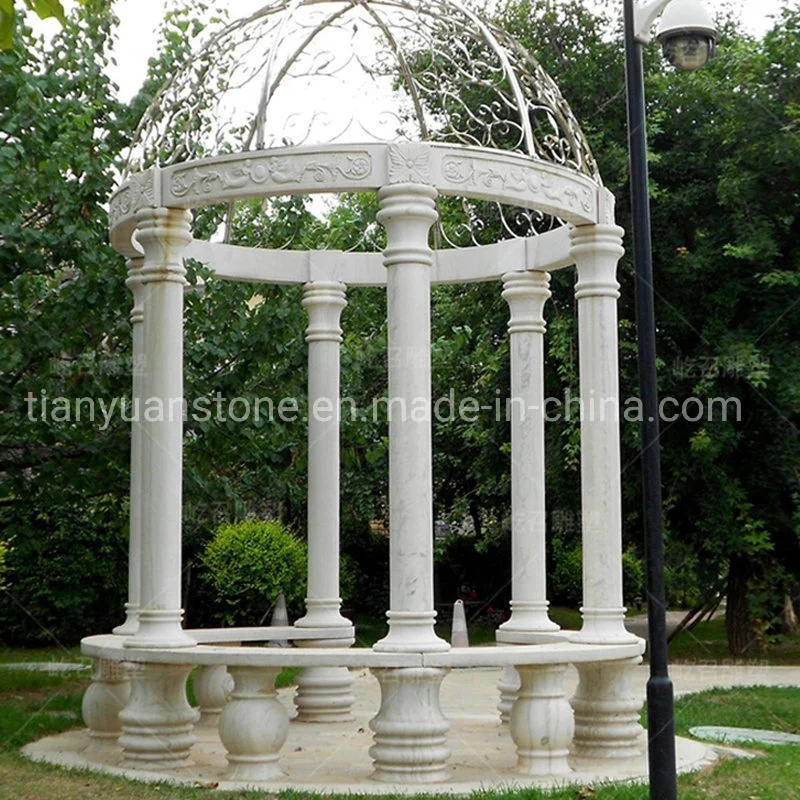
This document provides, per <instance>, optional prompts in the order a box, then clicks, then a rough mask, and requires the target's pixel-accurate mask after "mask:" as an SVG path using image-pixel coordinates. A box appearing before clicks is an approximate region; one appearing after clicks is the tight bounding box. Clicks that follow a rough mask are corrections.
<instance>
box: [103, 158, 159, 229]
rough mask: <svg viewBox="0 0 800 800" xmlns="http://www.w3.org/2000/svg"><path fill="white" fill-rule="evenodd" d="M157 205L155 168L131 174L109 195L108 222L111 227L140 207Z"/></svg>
mask: <svg viewBox="0 0 800 800" xmlns="http://www.w3.org/2000/svg"><path fill="white" fill-rule="evenodd" d="M157 205H158V203H157V202H156V181H155V170H152V169H149V170H147V172H141V173H139V174H136V175H132V176H131V177H130V179H129V180H128V182H127V183H126V184H125V185H124V186H122V187H121V188H120V189H119V190H118V191H117V192H116V193H115V194H114V195H113V196H112V197H111V200H110V202H109V210H108V217H109V224H110V226H111V227H112V228H113V227H114V226H115V225H116V224H117V222H119V220H121V219H123V218H125V217H130V216H133V214H135V213H136V212H137V211H138V210H139V209H140V208H155V207H156V206H157Z"/></svg>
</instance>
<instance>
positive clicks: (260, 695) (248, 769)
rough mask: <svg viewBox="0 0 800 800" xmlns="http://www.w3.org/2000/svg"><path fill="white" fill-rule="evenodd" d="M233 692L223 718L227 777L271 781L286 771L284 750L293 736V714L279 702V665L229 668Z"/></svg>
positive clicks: (221, 737)
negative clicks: (276, 688)
mask: <svg viewBox="0 0 800 800" xmlns="http://www.w3.org/2000/svg"><path fill="white" fill-rule="evenodd" d="M228 670H229V672H230V674H231V676H232V678H233V692H232V693H231V697H230V700H229V702H228V704H227V705H226V706H225V708H224V709H223V711H222V714H221V716H220V718H219V738H220V740H221V741H222V744H223V745H224V746H225V749H226V750H227V754H226V757H227V759H228V769H227V770H226V771H225V780H230V781H258V782H260V781H271V780H276V779H278V778H282V777H283V776H284V775H285V773H284V771H283V769H281V766H280V764H279V761H278V760H279V757H280V749H281V747H283V745H284V743H285V742H286V738H287V736H288V735H289V715H288V714H287V713H286V709H285V708H284V707H283V706H282V705H281V703H280V702H279V701H278V693H277V692H276V691H275V678H277V677H278V675H279V673H280V671H281V670H280V668H278V667H274V668H273V667H229V668H228Z"/></svg>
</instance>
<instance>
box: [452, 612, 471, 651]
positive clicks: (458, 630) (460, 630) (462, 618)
mask: <svg viewBox="0 0 800 800" xmlns="http://www.w3.org/2000/svg"><path fill="white" fill-rule="evenodd" d="M450 646H451V647H469V633H468V632H467V615H466V612H465V611H464V601H463V600H456V602H455V603H454V605H453V628H452V630H451V633H450Z"/></svg>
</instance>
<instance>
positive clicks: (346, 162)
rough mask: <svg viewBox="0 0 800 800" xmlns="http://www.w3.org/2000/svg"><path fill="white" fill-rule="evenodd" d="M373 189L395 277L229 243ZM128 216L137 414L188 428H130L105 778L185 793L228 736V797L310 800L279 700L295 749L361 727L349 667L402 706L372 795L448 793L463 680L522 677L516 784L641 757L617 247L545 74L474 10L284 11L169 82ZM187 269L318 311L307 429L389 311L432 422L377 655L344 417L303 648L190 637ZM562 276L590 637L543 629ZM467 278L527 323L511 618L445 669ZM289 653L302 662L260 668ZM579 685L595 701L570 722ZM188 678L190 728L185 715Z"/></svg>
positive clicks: (103, 688)
mask: <svg viewBox="0 0 800 800" xmlns="http://www.w3.org/2000/svg"><path fill="white" fill-rule="evenodd" d="M208 86H214V87H216V88H217V89H219V91H216V89H215V98H214V102H215V103H216V106H215V107H214V108H213V109H212V110H211V111H208V110H207V109H204V108H203V104H202V102H201V100H202V98H203V97H204V92H205V91H206V87H208ZM251 86H255V87H256V88H255V89H254V90H250V89H249V88H248V87H251ZM219 87H222V88H219ZM242 87H244V88H242ZM248 92H249V93H248ZM237 115H238V116H237ZM362 192H377V194H378V198H379V206H380V210H379V212H378V215H377V222H378V223H379V224H380V225H381V226H383V228H384V230H385V234H386V248H385V250H384V251H383V252H380V253H377V252H376V253H370V252H367V253H364V252H337V251H333V250H323V251H314V252H300V251H296V250H292V249H287V248H284V249H276V250H265V249H254V248H244V247H241V246H236V245H235V244H232V243H227V242H235V241H236V204H237V203H238V202H240V201H243V200H251V199H253V198H271V197H277V196H286V195H307V194H317V193H327V194H331V193H333V194H342V193H362ZM445 198H461V199H462V208H463V209H464V221H463V225H462V226H461V227H460V228H459V230H458V231H454V230H452V229H448V228H447V226H446V225H444V224H443V223H442V222H441V221H440V218H439V213H438V209H439V204H440V201H441V202H450V201H447V200H445ZM215 204H226V205H227V207H228V209H229V212H228V219H227V225H226V237H225V242H208V241H198V240H195V239H194V238H193V236H192V215H191V210H192V209H197V208H202V207H205V206H210V205H215ZM485 209H493V213H494V218H495V219H497V220H499V223H498V227H499V228H500V229H501V230H502V238H501V239H499V240H497V241H495V242H493V243H487V242H485V241H483V240H482V239H481V236H482V232H481V230H480V215H481V213H482V210H485ZM110 217H111V241H112V243H113V245H114V247H115V248H116V249H117V250H118V251H119V252H120V253H122V254H124V255H125V256H126V257H127V258H128V259H129V262H128V263H129V278H128V285H129V286H130V287H131V289H132V291H133V295H134V311H133V314H132V317H131V319H132V323H133V327H134V357H135V363H137V364H142V365H143V367H144V368H143V369H141V370H138V371H137V374H136V375H135V376H134V384H133V393H134V397H138V398H153V397H157V398H160V399H161V400H162V402H163V405H164V407H165V408H167V409H172V410H173V413H172V414H171V415H169V414H168V415H166V417H165V418H164V419H158V420H149V419H143V420H141V421H140V422H138V423H136V424H134V426H133V431H132V453H131V524H130V530H131V537H130V592H129V602H128V604H127V618H126V620H125V622H124V623H123V624H122V625H121V626H120V627H119V628H117V629H116V630H115V631H114V632H113V633H111V634H108V635H104V636H92V637H89V638H87V639H85V640H84V641H83V645H82V647H83V652H84V653H86V654H87V655H90V656H92V657H93V658H94V659H96V665H97V666H96V672H95V680H94V682H93V684H92V686H91V688H90V689H89V690H88V692H87V696H86V700H85V703H84V710H85V717H86V721H87V725H88V727H89V729H90V735H91V745H90V747H89V749H88V750H87V756H86V757H87V759H88V760H89V761H91V759H92V756H91V753H93V752H97V753H100V754H104V755H103V758H105V759H106V763H108V760H109V758H111V760H112V761H113V760H114V759H115V758H116V759H117V761H116V762H115V763H119V764H121V765H122V766H123V767H128V768H132V769H141V770H146V771H152V770H157V769H160V770H169V769H175V768H180V767H181V766H182V765H185V764H186V763H189V759H190V757H191V748H192V745H193V742H194V741H195V739H194V734H193V728H194V726H195V725H200V726H205V727H208V726H217V725H218V730H219V740H220V742H221V746H222V747H224V749H225V753H226V759H227V761H226V763H227V765H228V766H227V768H226V770H225V771H224V773H223V774H222V776H221V777H222V778H223V779H224V780H227V781H242V782H244V783H246V784H261V783H262V782H272V783H274V782H275V781H280V780H283V781H288V782H289V783H290V784H291V783H292V782H293V781H295V782H300V783H302V781H303V779H304V776H302V775H294V774H290V775H289V776H288V778H286V777H285V776H284V772H283V769H282V767H281V765H280V763H281V762H280V749H281V746H282V745H283V743H284V741H285V740H286V738H287V732H288V730H289V719H288V716H287V712H286V710H285V709H284V707H283V706H282V705H281V704H280V703H279V702H277V701H276V699H275V691H274V680H275V677H276V675H277V674H278V672H279V671H280V669H281V668H282V667H283V666H289V665H294V666H299V667H302V668H303V671H302V672H301V674H300V677H299V679H298V691H297V696H296V699H295V703H296V706H297V709H298V716H297V721H296V722H295V723H293V724H297V725H303V724H312V723H319V722H331V723H333V722H342V721H346V720H347V719H348V718H349V714H350V705H351V703H352V699H353V698H352V689H351V684H352V677H351V674H350V672H349V671H348V669H347V668H348V667H349V668H353V667H360V668H368V669H370V670H371V671H372V673H373V674H374V675H375V676H376V677H377V679H378V681H379V683H380V687H381V692H382V695H381V696H382V701H381V706H380V709H379V710H377V715H376V716H375V717H374V718H373V719H372V721H371V722H370V727H371V728H372V731H373V732H374V741H373V745H372V747H371V749H370V755H371V757H372V761H373V769H374V771H373V773H372V778H374V779H375V780H377V781H382V782H385V783H390V784H399V785H403V784H413V785H415V786H419V785H420V784H433V785H434V788H435V785H436V784H437V783H439V782H441V781H444V780H446V778H447V776H448V774H449V767H448V763H447V762H448V755H449V749H448V745H447V731H448V729H449V727H450V723H449V721H448V720H447V719H446V718H445V717H444V716H443V714H442V712H441V710H440V707H439V687H440V684H441V682H442V680H443V679H444V678H445V676H446V674H447V672H448V671H449V670H451V669H457V668H460V667H469V666H497V667H507V671H506V675H505V678H504V680H503V681H501V689H502V692H503V695H502V702H501V711H502V712H503V714H504V718H505V719H506V720H508V719H509V718H510V725H509V730H510V739H509V746H510V747H512V748H513V747H516V752H517V759H516V763H517V766H516V772H515V773H509V775H508V778H509V779H511V778H513V777H514V774H516V778H519V777H520V776H533V777H534V778H541V777H547V776H567V777H568V776H569V774H570V772H571V770H572V769H574V768H575V767H576V765H579V764H580V763H581V761H582V760H587V759H589V760H597V759H600V760H607V761H608V762H609V763H612V764H613V762H614V761H615V760H619V759H630V758H632V757H639V756H640V755H641V753H642V751H643V742H642V737H641V734H642V731H641V728H640V726H639V724H638V714H639V709H640V707H641V702H642V698H640V697H638V696H636V695H635V694H634V693H632V691H631V690H630V688H629V682H628V676H629V674H630V671H631V669H632V668H633V666H634V665H636V664H637V663H638V662H639V661H640V660H641V654H642V651H643V643H642V641H641V640H639V639H637V638H636V637H634V636H632V635H631V634H630V633H628V631H627V630H626V628H625V624H624V620H625V608H624V607H623V602H622V596H623V594H622V545H621V511H620V448H619V424H618V417H617V413H616V410H617V399H618V386H617V384H618V377H617V373H618V363H617V299H618V296H619V295H618V284H617V280H616V277H615V273H616V267H617V262H618V260H619V258H620V256H621V255H622V252H623V249H622V234H623V231H622V230H621V229H620V228H619V227H617V226H616V225H615V223H614V201H613V197H612V196H611V194H610V193H609V192H608V191H607V190H606V189H605V188H604V187H603V184H602V182H601V180H600V176H599V174H598V172H597V168H596V165H595V162H594V160H593V158H592V155H591V152H590V149H589V146H588V144H587V143H586V139H585V137H584V135H583V133H582V131H581V130H580V127H579V125H578V123H577V122H576V120H575V118H574V116H573V114H572V112H571V110H570V108H569V106H568V105H567V103H566V102H565V101H564V99H563V98H562V96H561V94H560V92H559V90H558V87H557V86H556V84H555V83H554V82H553V81H552V79H551V78H550V77H549V76H548V75H547V74H546V73H545V72H544V71H543V70H542V68H541V67H540V66H539V65H538V64H537V63H536V62H535V61H534V60H533V59H532V58H531V57H530V56H528V55H527V54H526V53H525V51H524V50H523V49H522V48H521V47H520V46H519V45H518V44H517V43H516V42H515V41H514V40H513V39H511V38H510V37H509V36H507V35H506V34H504V33H503V32H502V31H500V30H497V29H496V28H494V27H493V26H491V25H489V24H488V23H485V22H483V21H481V20H480V19H479V18H478V17H477V16H476V15H475V14H474V13H473V12H472V11H470V10H468V8H467V7H465V6H463V5H462V4H461V3H460V2H457V1H456V0H435V2H429V3H423V2H416V0H372V1H366V0H346V1H345V2H325V1H324V0H294V1H292V2H290V1H289V0H279V1H278V2H272V3H271V4H269V5H267V6H265V7H264V8H263V9H261V10H260V11H258V12H257V13H255V14H253V15H252V16H251V17H249V18H246V19H243V20H238V21H236V22H234V23H232V24H231V25H229V26H228V27H227V28H225V29H224V30H222V31H221V32H219V33H217V34H215V35H214V36H210V37H209V38H208V39H207V40H206V41H205V44H204V45H203V46H202V48H201V49H200V50H199V51H198V53H197V56H196V59H195V60H194V61H192V63H190V64H189V65H188V66H187V67H186V68H185V69H184V70H183V71H181V72H179V73H178V74H177V75H175V76H173V78H171V79H170V81H169V82H168V83H167V84H166V85H165V87H164V89H163V90H162V92H161V93H160V94H159V96H158V97H157V98H156V101H155V102H154V104H153V106H152V107H151V109H150V111H149V112H148V114H147V115H146V117H145V120H144V122H143V124H142V126H141V128H140V130H139V131H138V132H137V135H136V139H135V145H134V147H133V149H132V158H131V168H130V170H129V173H128V174H127V175H126V177H125V180H124V182H123V183H122V185H121V186H120V187H119V188H118V190H117V191H116V192H115V194H114V195H113V197H112V199H111V211H110ZM431 242H435V243H436V249H432V246H431ZM456 245H458V246H456ZM188 257H191V258H194V259H198V260H199V261H202V262H204V263H205V264H206V265H208V267H209V268H210V269H212V270H213V272H214V273H215V274H216V276H217V278H219V279H227V280H237V281H251V282H259V283H276V284H299V285H302V287H303V295H304V299H303V307H304V308H305V309H306V311H307V314H308V328H307V335H306V341H307V343H308V395H309V408H310V409H313V408H314V405H315V402H317V401H324V404H325V405H328V404H330V406H331V407H336V406H337V405H338V400H339V350H340V346H341V343H342V330H341V328H340V315H341V312H342V309H343V308H344V307H345V305H346V303H347V299H346V298H347V291H348V288H349V287H358V286H381V287H385V289H386V293H387V297H388V312H387V313H388V328H389V350H390V357H389V358H388V364H389V395H390V398H391V399H392V400H393V401H395V400H396V401H401V402H402V401H405V402H406V404H407V406H406V407H407V408H411V407H412V405H414V407H415V408H418V407H419V403H420V401H422V403H423V406H425V407H427V409H428V413H427V415H420V414H413V415H411V414H407V415H403V414H401V413H397V414H393V415H392V418H391V421H390V425H389V439H390V459H389V495H390V497H389V501H390V509H389V527H390V542H391V547H390V571H391V598H390V608H389V609H388V611H387V618H388V623H389V631H388V634H387V636H386V637H385V638H383V639H382V640H381V641H379V642H378V643H376V644H375V645H374V646H373V647H372V648H371V649H366V648H353V647H351V646H350V645H352V644H353V642H354V629H353V626H352V624H351V623H350V621H348V620H347V619H345V618H344V617H343V616H342V615H341V611H340V605H341V601H340V599H339V575H338V563H339V527H338V525H339V524H338V517H339V513H338V512H339V469H340V465H339V430H338V421H337V419H336V415H333V414H328V415H322V414H320V415H318V417H317V418H314V415H311V417H312V418H311V421H310V422H309V428H308V437H309V475H308V553H309V556H308V598H307V600H306V613H305V616H304V617H303V618H302V619H300V620H298V621H297V622H296V623H295V624H294V625H293V626H291V627H289V628H246V629H219V630H185V629H184V628H183V627H182V616H183V611H182V609H181V477H182V476H181V471H182V443H183V428H182V426H183V421H182V412H181V400H182V397H183V382H182V372H183V363H182V359H183V314H184V310H183V296H184V284H185V270H184V265H183V262H184V259H185V258H188ZM569 268H574V270H575V274H576V283H575V297H576V300H577V309H578V316H579V342H578V349H579V358H580V382H581V387H580V388H581V395H582V396H583V397H585V398H589V397H591V398H593V401H594V404H595V407H596V408H598V409H599V408H601V407H602V408H603V412H604V413H602V414H597V415H595V416H594V417H592V416H591V415H587V416H586V417H585V418H584V419H583V420H582V424H581V459H582V470H581V479H582V502H583V513H582V520H583V523H582V524H583V531H582V535H583V552H584V559H583V563H584V567H583V570H584V574H583V606H582V608H581V613H582V618H583V624H582V628H581V630H579V631H561V630H559V629H558V626H557V625H555V624H554V623H553V622H552V621H551V620H550V619H549V617H548V602H547V593H546V572H545V534H546V527H545V462H544V408H543V405H544V403H543V401H544V395H543V392H544V389H543V386H544V367H545V365H544V350H543V341H544V336H545V307H546V304H547V300H548V298H549V296H550V292H549V290H548V285H549V283H550V273H551V272H553V271H555V270H561V269H569ZM477 281H493V282H495V283H497V285H498V292H502V296H503V298H504V299H505V300H506V301H507V302H508V305H509V309H510V317H509V336H510V341H511V347H510V352H511V387H510V396H511V397H512V398H514V399H515V402H512V408H513V409H514V415H513V419H512V427H511V435H512V451H513V458H512V496H511V509H512V526H513V530H512V537H513V561H512V563H511V564H509V574H510V578H511V582H512V597H513V599H512V601H511V617H510V619H509V620H508V622H506V623H505V624H504V625H502V626H501V627H500V628H499V629H498V631H497V645H496V646H492V647H473V648H469V649H462V648H453V649H451V648H450V646H449V644H448V643H447V642H446V641H444V640H443V639H441V638H440V637H439V636H438V635H437V633H436V631H435V628H434V622H435V617H436V613H435V611H434V595H433V518H432V489H431V482H432V479H431V465H432V454H431V426H432V423H431V418H430V402H431V397H430V393H431V363H430V345H431V342H430V287H431V285H432V284H437V283H441V284H461V283H468V282H477ZM210 290H211V291H213V285H211V288H210ZM523 408H524V411H523ZM272 639H283V640H289V641H291V642H292V643H293V644H294V645H295V646H294V647H291V648H264V647H258V646H254V645H253V643H255V642H264V641H269V640H272ZM570 664H573V665H575V666H576V667H577V669H578V672H579V675H580V685H579V687H578V690H577V692H576V694H575V696H574V697H573V698H572V699H571V702H570V701H569V700H568V699H567V697H566V694H565V689H564V675H565V672H566V670H567V668H568V665H570ZM120 665H123V667H122V668H121V667H120ZM198 666H199V667H202V671H201V672H200V673H199V676H198V678H197V679H196V681H195V686H196V691H197V695H198V699H199V701H200V714H198V712H197V711H195V710H194V709H192V708H191V707H190V706H189V704H188V702H187V700H186V691H185V684H186V680H187V677H188V675H189V673H190V671H191V670H192V669H194V668H195V667H198ZM512 667H513V668H516V669H515V670H514V669H512ZM520 682H521V685H520ZM493 690H494V686H493V685H487V686H486V691H487V692H491V691H493ZM200 715H202V716H200ZM498 724H499V723H498ZM109 753H111V754H115V755H112V756H109ZM98 758H99V756H98Z"/></svg>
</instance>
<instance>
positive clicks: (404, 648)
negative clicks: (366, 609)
mask: <svg viewBox="0 0 800 800" xmlns="http://www.w3.org/2000/svg"><path fill="white" fill-rule="evenodd" d="M386 618H387V619H388V620H389V633H387V634H386V636H384V637H383V639H381V640H380V641H378V642H375V644H374V645H372V649H373V650H375V651H376V652H382V653H407V652H415V653H419V652H424V653H440V652H446V651H447V650H449V649H450V643H449V642H446V641H445V640H444V639H441V638H439V637H438V636H437V635H436V631H435V630H434V629H433V626H434V623H435V622H436V612H435V611H387V612H386Z"/></svg>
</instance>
